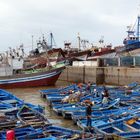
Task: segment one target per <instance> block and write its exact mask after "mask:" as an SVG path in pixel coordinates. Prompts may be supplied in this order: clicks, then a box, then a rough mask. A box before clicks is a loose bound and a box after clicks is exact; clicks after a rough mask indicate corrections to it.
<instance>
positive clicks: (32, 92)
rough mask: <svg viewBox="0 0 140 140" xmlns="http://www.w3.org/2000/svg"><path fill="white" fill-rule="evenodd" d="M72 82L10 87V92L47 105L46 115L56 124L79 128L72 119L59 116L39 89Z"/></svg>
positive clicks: (26, 100) (24, 98) (30, 101)
mask: <svg viewBox="0 0 140 140" xmlns="http://www.w3.org/2000/svg"><path fill="white" fill-rule="evenodd" d="M69 84H70V83H68V82H63V81H58V82H57V83H56V85H55V86H50V87H49V86H43V87H32V88H14V89H8V91H9V92H11V93H13V94H14V95H16V96H17V97H19V98H20V99H23V100H24V101H25V102H29V103H32V104H35V105H41V106H43V107H45V115H46V117H47V118H48V119H49V120H50V122H51V123H53V124H54V125H59V126H63V127H66V128H71V129H78V127H77V126H76V125H74V124H73V122H72V120H67V119H63V117H62V116H57V115H56V114H55V113H54V112H53V111H52V109H51V108H50V107H49V106H48V104H47V102H46V101H45V100H44V99H42V98H41V97H40V93H39V90H43V89H49V88H59V87H63V86H67V85H69Z"/></svg>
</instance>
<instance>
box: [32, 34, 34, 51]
mask: <svg viewBox="0 0 140 140" xmlns="http://www.w3.org/2000/svg"><path fill="white" fill-rule="evenodd" d="M33 48H34V36H33V35H32V50H33Z"/></svg>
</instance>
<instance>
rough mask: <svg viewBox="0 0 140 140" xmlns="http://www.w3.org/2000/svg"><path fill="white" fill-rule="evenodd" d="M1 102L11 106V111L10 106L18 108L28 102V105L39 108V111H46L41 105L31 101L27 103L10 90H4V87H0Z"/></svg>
mask: <svg viewBox="0 0 140 140" xmlns="http://www.w3.org/2000/svg"><path fill="white" fill-rule="evenodd" d="M0 102H1V103H3V104H4V105H5V106H7V107H8V106H9V111H10V108H11V110H17V109H19V108H20V107H21V106H22V105H24V104H26V105H27V106H30V107H31V108H34V109H36V110H38V111H39V112H42V113H43V111H44V108H43V107H41V106H40V105H38V106H36V105H33V104H30V103H26V102H24V101H23V100H21V99H19V98H18V97H16V96H15V95H13V94H11V93H10V92H8V91H6V90H2V89H0ZM12 108H13V109H12ZM7 112H8V110H7Z"/></svg>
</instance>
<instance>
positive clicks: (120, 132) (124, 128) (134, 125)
mask: <svg viewBox="0 0 140 140" xmlns="http://www.w3.org/2000/svg"><path fill="white" fill-rule="evenodd" d="M95 129H96V131H99V132H100V133H102V134H104V135H106V137H107V138H113V137H114V136H118V138H119V139H121V138H125V139H127V140H129V139H131V140H132V139H133V140H135V139H137V140H138V139H139V138H140V131H139V129H140V120H139V117H137V116H133V117H127V118H124V119H122V120H117V121H114V122H109V123H106V124H103V125H100V126H97V127H95Z"/></svg>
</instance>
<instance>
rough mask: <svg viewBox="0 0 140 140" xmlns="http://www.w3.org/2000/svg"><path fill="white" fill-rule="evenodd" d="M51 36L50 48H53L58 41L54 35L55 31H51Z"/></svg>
mask: <svg viewBox="0 0 140 140" xmlns="http://www.w3.org/2000/svg"><path fill="white" fill-rule="evenodd" d="M50 38H51V40H50V48H51V49H52V48H53V46H56V42H55V40H54V37H53V33H52V32H51V33H50Z"/></svg>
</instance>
